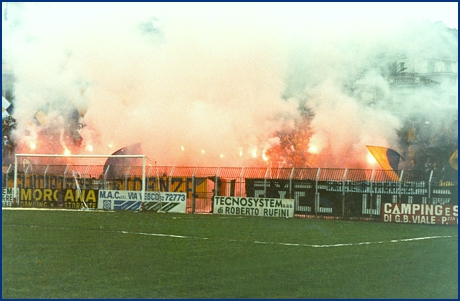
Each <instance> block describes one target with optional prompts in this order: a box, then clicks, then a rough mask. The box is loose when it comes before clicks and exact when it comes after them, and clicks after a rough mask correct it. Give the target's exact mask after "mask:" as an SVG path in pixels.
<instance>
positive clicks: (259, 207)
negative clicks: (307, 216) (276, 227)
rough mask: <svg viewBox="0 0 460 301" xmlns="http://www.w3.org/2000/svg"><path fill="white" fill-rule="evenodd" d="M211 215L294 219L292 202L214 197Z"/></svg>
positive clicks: (285, 200)
mask: <svg viewBox="0 0 460 301" xmlns="http://www.w3.org/2000/svg"><path fill="white" fill-rule="evenodd" d="M213 213H216V214H226V215H250V216H278V217H294V200H290V199H271V198H251V197H248V198H245V197H229V196H215V197H214V200H213Z"/></svg>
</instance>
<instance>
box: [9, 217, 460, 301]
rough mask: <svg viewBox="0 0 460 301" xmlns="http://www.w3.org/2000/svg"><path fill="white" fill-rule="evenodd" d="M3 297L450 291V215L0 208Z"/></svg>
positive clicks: (443, 294)
mask: <svg viewBox="0 0 460 301" xmlns="http://www.w3.org/2000/svg"><path fill="white" fill-rule="evenodd" d="M2 215H3V216H2V234H3V241H2V247H3V256H2V296H3V298H21V299H24V298H59V299H60V298H80V299H82V298H150V299H154V298H264V299H268V298H334V299H335V298H417V299H420V298H455V299H458V228H457V227H456V226H438V225H414V224H387V223H377V222H359V221H334V220H312V219H301V218H295V219H285V218H259V217H234V216H222V215H185V214H171V213H167V214H161V213H152V212H149V213H146V212H95V211H79V212H75V211H65V210H60V211H45V210H36V211H32V210H30V211H29V210H27V211H26V210H3V211H2Z"/></svg>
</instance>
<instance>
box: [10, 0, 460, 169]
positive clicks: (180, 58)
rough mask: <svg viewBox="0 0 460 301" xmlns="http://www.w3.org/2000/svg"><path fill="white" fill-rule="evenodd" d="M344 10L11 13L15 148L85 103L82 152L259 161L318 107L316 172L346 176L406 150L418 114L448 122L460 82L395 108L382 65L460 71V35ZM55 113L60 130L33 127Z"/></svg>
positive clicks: (52, 7)
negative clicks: (380, 155)
mask: <svg viewBox="0 0 460 301" xmlns="http://www.w3.org/2000/svg"><path fill="white" fill-rule="evenodd" d="M310 5H311V4H310ZM325 5H326V3H325ZM330 5H332V4H330ZM311 7H312V8H313V6H311ZM340 7H341V4H337V6H333V5H332V6H328V7H326V6H324V9H323V10H319V11H316V13H315V11H313V10H309V3H303V4H297V5H296V4H293V3H291V4H284V5H283V4H280V3H278V4H275V3H265V4H264V3H253V4H248V3H163V4H159V3H24V4H10V5H9V7H8V10H9V11H8V16H9V17H8V19H7V21H4V24H5V22H6V25H7V26H4V29H3V59H4V60H5V61H6V62H7V63H8V64H9V66H10V67H11V69H12V71H13V73H14V76H15V79H16V80H15V90H14V95H15V99H14V106H15V111H14V116H15V118H16V119H17V121H18V128H17V131H16V132H15V139H17V140H19V141H20V140H26V139H28V140H31V139H33V138H31V136H33V137H34V134H33V133H32V134H30V135H28V136H27V137H26V136H25V133H26V132H27V131H29V132H30V131H32V132H33V131H34V129H36V130H40V128H43V127H46V126H48V127H51V125H56V126H57V127H58V128H61V129H62V127H64V126H65V125H62V123H60V122H58V120H61V119H59V118H58V117H53V116H55V115H56V114H57V115H59V114H58V113H56V112H62V111H63V110H64V109H65V108H68V107H71V108H73V107H75V108H76V109H77V110H78V111H79V112H80V114H81V118H80V120H79V121H80V122H81V123H82V124H83V128H82V129H81V130H80V135H81V136H82V138H83V140H82V144H83V145H82V147H81V149H80V150H79V151H78V152H79V153H88V154H89V153H92V154H110V153H112V152H114V151H115V150H117V149H119V148H121V147H124V146H126V145H129V144H133V143H137V142H141V143H142V149H143V151H144V153H145V154H146V155H148V156H149V157H152V158H154V159H155V160H156V161H157V162H158V164H164V165H208V166H209V165H213V166H242V165H253V164H260V162H263V161H262V160H261V159H260V158H262V156H263V154H264V151H265V150H266V149H267V148H269V147H272V146H273V145H276V144H279V138H274V134H275V133H280V132H290V131H293V130H295V129H296V126H298V125H299V124H300V123H301V118H302V117H301V115H302V114H301V112H302V111H303V110H308V111H309V112H311V113H313V114H314V118H313V119H312V122H311V123H310V128H309V132H308V135H309V137H311V139H310V140H309V144H310V145H314V146H315V147H316V148H317V153H319V154H321V153H323V154H324V156H323V157H322V159H320V160H319V161H317V162H316V163H317V164H322V166H324V167H348V166H359V164H357V163H356V162H355V161H356V160H352V159H350V157H353V158H361V157H362V156H363V154H365V153H366V152H367V150H366V147H365V145H366V144H372V145H381V146H388V147H392V148H396V149H397V148H398V147H399V145H398V135H397V133H398V131H399V130H401V128H402V127H403V124H404V123H403V121H404V118H407V116H409V115H410V114H411V113H412V112H415V111H417V113H419V114H425V113H427V112H433V106H436V107H437V108H440V109H439V110H438V111H436V114H437V115H436V119H437V118H439V120H442V118H443V117H444V116H443V115H444V114H445V107H446V106H450V107H451V109H454V110H456V109H457V106H456V99H454V100H452V95H455V97H456V95H457V94H456V93H457V92H456V91H451V90H452V85H448V84H446V85H445V86H443V87H444V88H445V89H444V90H442V93H443V96H442V97H440V98H438V99H437V101H436V103H435V104H433V103H432V102H430V101H428V102H424V101H422V99H428V97H427V95H428V96H430V95H429V94H430V93H435V92H433V90H427V91H425V90H421V91H422V92H419V91H417V92H414V93H407V97H406V98H405V99H401V98H400V97H398V99H395V94H394V93H392V92H391V89H390V86H389V83H388V81H387V79H386V77H385V72H387V70H383V68H382V66H386V64H387V63H390V62H405V63H406V66H407V67H410V68H418V67H421V64H422V62H424V61H426V59H427V58H431V57H443V58H447V60H453V61H455V66H454V68H455V70H454V71H455V72H456V63H457V62H456V57H457V52H455V51H456V46H457V39H456V36H455V37H453V36H452V35H451V34H449V33H446V27H445V26H444V25H442V24H438V25H433V24H432V23H431V22H430V21H414V20H412V21H404V20H400V19H396V20H395V19H394V18H390V16H388V18H387V19H381V18H380V19H373V18H372V17H370V18H356V14H354V16H355V17H354V18H346V17H345V16H344V14H337V12H340V11H341V10H342V9H341V8H340ZM326 8H327V9H328V10H326ZM334 12H335V13H334ZM343 13H345V12H343ZM390 20H391V21H390ZM453 52H455V53H453ZM455 87H456V85H455ZM409 92H410V91H409ZM398 95H399V94H398ZM429 99H433V97H432V96H430V97H429ZM69 104H71V105H69ZM45 108H46V111H47V114H48V120H49V119H51V121H49V122H48V123H47V125H40V126H39V127H38V129H37V127H35V126H31V124H32V123H33V118H34V116H35V114H36V113H37V112H38V111H40V110H44V109H45ZM66 114H67V115H66ZM66 114H61V115H64V117H65V116H68V113H66ZM53 120H55V121H53ZM433 121H434V120H433ZM439 122H440V121H439ZM434 123H436V122H434ZM31 129H32V130H31ZM57 131H58V132H59V130H57ZM61 142H62V141H61ZM41 143H44V142H43V141H42V142H41ZM37 144H40V141H39V142H37ZM60 144H62V143H60ZM27 151H28V150H27ZM27 151H24V152H27ZM52 151H53V152H56V153H59V152H61V150H56V149H53V150H52ZM326 154H327V156H326ZM344 154H347V155H346V156H345V155H344ZM345 157H348V158H347V159H344V158H345ZM255 158H258V159H255ZM357 160H360V159H357Z"/></svg>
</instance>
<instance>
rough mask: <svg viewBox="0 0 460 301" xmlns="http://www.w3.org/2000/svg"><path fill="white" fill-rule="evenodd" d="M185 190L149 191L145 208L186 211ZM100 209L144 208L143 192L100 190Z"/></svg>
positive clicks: (146, 194) (145, 198)
mask: <svg viewBox="0 0 460 301" xmlns="http://www.w3.org/2000/svg"><path fill="white" fill-rule="evenodd" d="M186 201H187V197H186V193H185V192H158V191H149V192H147V191H146V192H145V194H144V210H147V211H150V210H152V211H164V212H175V213H185V212H186ZM97 208H98V209H106V210H142V192H141V191H126V190H99V199H98V204H97Z"/></svg>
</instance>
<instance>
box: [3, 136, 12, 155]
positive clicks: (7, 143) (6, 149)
mask: <svg viewBox="0 0 460 301" xmlns="http://www.w3.org/2000/svg"><path fill="white" fill-rule="evenodd" d="M12 152H13V143H12V142H11V140H10V139H8V136H6V135H5V136H3V143H2V156H3V158H6V157H9V156H10V155H11V154H12Z"/></svg>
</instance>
